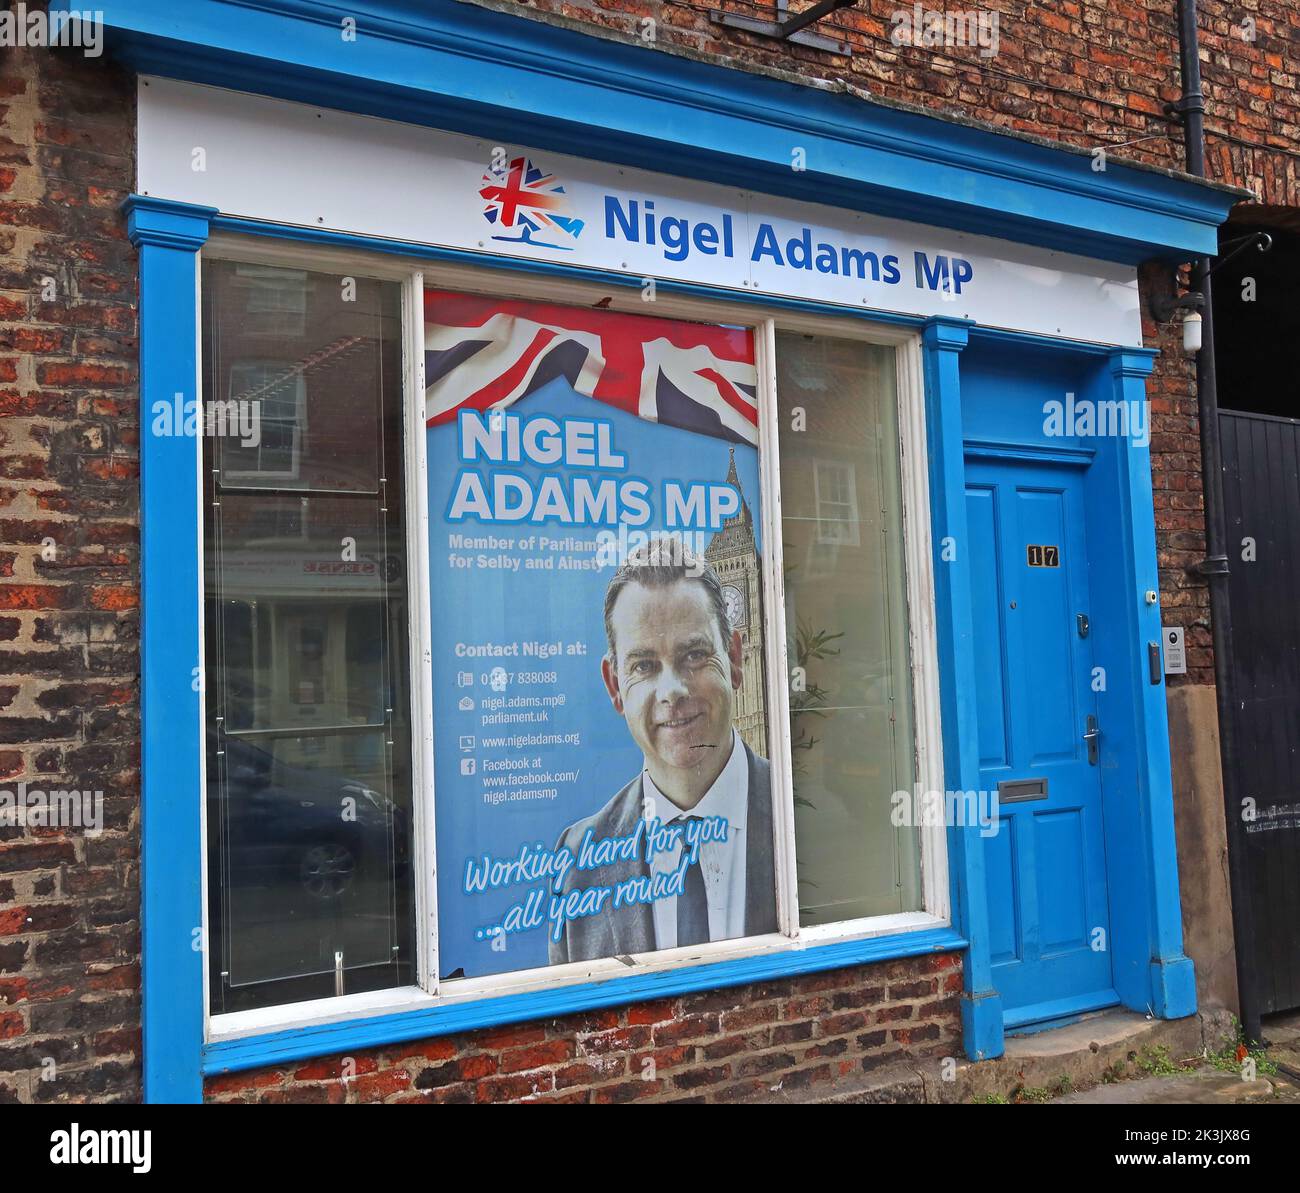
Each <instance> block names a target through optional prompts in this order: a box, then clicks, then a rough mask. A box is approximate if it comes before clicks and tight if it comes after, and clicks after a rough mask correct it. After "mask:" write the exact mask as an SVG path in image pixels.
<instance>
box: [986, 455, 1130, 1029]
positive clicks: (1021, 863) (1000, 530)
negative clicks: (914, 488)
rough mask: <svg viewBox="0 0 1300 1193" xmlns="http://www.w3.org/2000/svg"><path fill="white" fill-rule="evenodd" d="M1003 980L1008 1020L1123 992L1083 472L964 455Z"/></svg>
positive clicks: (1015, 1023)
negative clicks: (1115, 966) (1117, 980)
mask: <svg viewBox="0 0 1300 1193" xmlns="http://www.w3.org/2000/svg"><path fill="white" fill-rule="evenodd" d="M966 477H967V488H966V505H967V514H968V518H969V528H970V534H971V537H972V543H971V549H972V555H971V560H972V574H973V582H972V584H973V594H972V595H973V601H974V607H973V612H974V621H975V654H976V665H977V668H978V674H979V679H980V682H979V685H978V690H977V693H976V706H977V709H978V716H979V743H980V785H981V788H982V789H983V790H985V791H988V792H991V793H996V794H997V796H998V807H999V824H998V832H997V835H996V836H994V837H990V838H989V839H988V840H986V842H985V858H986V864H987V873H988V898H989V921H990V932H991V935H992V960H993V980H994V985H995V986H996V987H997V989H998V991H999V992H1000V993H1001V995H1002V999H1003V1006H1004V1009H1005V1021H1006V1026H1007V1027H1008V1028H1014V1027H1019V1026H1023V1025H1025V1024H1030V1023H1038V1022H1042V1021H1045V1020H1050V1019H1055V1018H1060V1017H1062V1016H1066V1015H1071V1014H1078V1013H1080V1012H1083V1011H1088V1010H1095V1009H1097V1008H1099V1007H1103V1006H1109V1005H1111V1004H1113V1003H1117V1002H1118V1001H1119V998H1118V995H1117V994H1116V993H1115V991H1114V989H1113V983H1112V976H1111V961H1110V949H1109V941H1110V917H1109V914H1108V907H1107V886H1106V854H1105V846H1104V841H1103V836H1102V800H1101V781H1100V767H1101V766H1102V765H1103V764H1104V760H1105V749H1106V744H1105V743H1106V739H1105V726H1104V725H1098V723H1097V700H1096V691H1095V689H1096V687H1097V685H1099V684H1100V683H1103V682H1104V676H1103V675H1101V674H1100V673H1095V672H1094V670H1093V660H1092V644H1093V637H1092V635H1093V633H1094V632H1095V631H1094V627H1093V626H1092V625H1091V624H1090V622H1089V620H1088V558H1087V549H1088V534H1087V527H1086V526H1085V522H1084V518H1085V504H1084V492H1083V489H1084V486H1083V478H1084V472H1083V470H1082V469H1081V468H1076V467H1072V466H1068V465H1060V464H1048V463H1039V462H1037V461H1034V460H1026V459H984V458H981V459H973V458H972V459H968V461H967V469H966Z"/></svg>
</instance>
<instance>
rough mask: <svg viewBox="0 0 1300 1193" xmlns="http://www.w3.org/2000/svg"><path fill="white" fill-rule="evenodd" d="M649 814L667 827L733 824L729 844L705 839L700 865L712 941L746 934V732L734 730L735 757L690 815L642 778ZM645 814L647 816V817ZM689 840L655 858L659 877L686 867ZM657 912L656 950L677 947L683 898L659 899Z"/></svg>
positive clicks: (729, 827)
mask: <svg viewBox="0 0 1300 1193" xmlns="http://www.w3.org/2000/svg"><path fill="white" fill-rule="evenodd" d="M641 783H642V787H641V793H642V802H643V804H644V806H645V811H646V812H648V813H649V814H650V815H652V816H657V817H658V818H659V822H660V823H661V824H671V823H672V822H673V821H684V820H685V819H686V818H687V817H688V816H699V817H710V816H720V817H722V818H723V819H724V820H725V821H726V822H727V839H726V840H725V841H705V842H704V843H703V844H702V845H701V846H700V867H701V870H702V871H703V874H704V893H705V898H706V899H707V901H708V905H709V939H710V940H732V939H734V938H736V937H738V936H744V935H745V828H746V822H747V821H748V819H749V762H748V759H747V758H746V755H745V747H744V745H743V743H742V742H741V740H740V734H739V733H737V732H736V731H735V730H734V729H733V730H732V731H731V757H730V758H728V759H727V764H726V766H724V767H723V768H722V773H721V774H720V775H718V777H717V778H716V779H714V781H713V786H712V787H710V788H709V789H708V791H706V792H705V793H704V798H703V799H702V800H700V802H699V803H698V804H696V805H695V807H693V808H692V809H690V811H688V812H683V811H682V810H681V808H679V807H678V806H677V805H676V804H674V803H673V802H672V801H671V800H670V799H669V798H668V797H667V796H666V795H664V793H663V792H662V791H660V790H659V788H658V787H656V786H655V783H654V780H653V779H652V778H651V777H650V772H649V771H645V772H643V773H642V775H641ZM643 814H644V813H643ZM683 845H684V841H679V842H678V843H677V844H676V845H674V846H673V848H671V849H665V850H663V851H661V852H660V853H657V854H655V856H654V859H653V860H652V861H651V863H650V869H651V872H652V873H653V874H664V875H669V874H672V873H674V872H675V871H676V869H677V867H678V866H679V865H680V864H681V860H682V848H683ZM650 906H651V909H652V910H653V911H654V923H655V947H656V948H660V949H672V948H676V947H677V896H676V895H672V896H670V897H669V898H667V899H656V900H655V901H654V902H653V903H652V904H651V905H650Z"/></svg>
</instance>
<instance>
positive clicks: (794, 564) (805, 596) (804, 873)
mask: <svg viewBox="0 0 1300 1193" xmlns="http://www.w3.org/2000/svg"><path fill="white" fill-rule="evenodd" d="M776 362H777V393H778V406H779V409H780V412H781V417H780V426H781V512H782V535H783V539H784V547H785V569H784V571H785V600H786V622H787V631H788V633H789V636H790V643H789V660H790V666H791V667H792V668H798V669H799V670H798V671H797V672H796V682H795V683H793V684H792V685H791V686H792V691H791V696H790V732H791V738H792V746H793V753H792V757H793V768H794V793H795V844H796V849H795V854H796V857H797V859H798V876H799V908H800V919H801V921H802V922H803V923H804V924H805V925H811V924H825V923H831V922H834V921H836V920H847V919H856V918H859V917H863V916H871V915H881V914H885V913H888V912H898V911H913V910H917V909H919V908H920V906H921V902H920V899H921V896H920V849H919V840H918V838H917V834H916V830H915V829H913V828H908V827H900V828H896V827H895V826H894V825H893V823H892V821H891V813H892V812H893V808H894V802H893V799H892V797H893V794H894V792H896V791H905V792H907V793H908V796H909V802H908V805H907V806H908V807H911V806H912V803H911V793H912V786H913V782H914V780H915V729H914V725H913V704H912V685H911V673H910V668H909V660H908V627H907V599H906V586H905V578H904V573H903V536H902V499H901V488H900V479H899V449H898V426H897V395H896V389H895V380H894V376H895V375H894V351H893V349H891V348H888V347H880V346H877V345H872V344H863V343H859V342H856V341H851V340H837V339H832V338H828V337H822V336H806V335H799V334H794V333H780V334H778V336H777V344H776ZM798 412H802V413H798Z"/></svg>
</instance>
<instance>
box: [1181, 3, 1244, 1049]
mask: <svg viewBox="0 0 1300 1193" xmlns="http://www.w3.org/2000/svg"><path fill="white" fill-rule="evenodd" d="M1178 43H1179V53H1180V55H1181V59H1182V82H1183V96H1182V99H1181V100H1179V102H1178V104H1177V105H1176V108H1177V110H1178V111H1179V112H1180V113H1181V114H1182V118H1183V137H1184V143H1185V145H1186V153H1187V162H1186V164H1187V172H1188V173H1189V174H1195V175H1196V176H1197V177H1198V178H1204V177H1205V96H1204V95H1203V94H1202V93H1201V59H1200V52H1199V43H1198V37H1197V23H1196V0H1178ZM1209 264H1210V263H1209V261H1208V260H1205V259H1202V260H1199V261H1196V262H1195V263H1194V264H1193V266H1192V290H1193V291H1199V292H1200V293H1201V294H1202V295H1204V297H1205V308H1204V310H1203V312H1202V315H1201V318H1202V320H1203V322H1202V324H1201V331H1202V342H1201V350H1200V352H1199V353H1197V356H1196V394H1197V416H1198V421H1199V422H1200V427H1201V476H1202V479H1203V481H1204V483H1205V559H1204V560H1203V561H1202V563H1201V564H1200V566H1199V569H1198V570H1199V571H1200V572H1201V574H1202V575H1204V576H1205V577H1206V578H1207V579H1208V581H1209V585H1210V627H1211V634H1212V636H1213V643H1214V690H1215V695H1216V699H1217V703H1218V713H1219V762H1220V765H1221V767H1222V770H1223V809H1224V821H1225V828H1226V830H1227V838H1228V884H1229V888H1230V890H1231V893H1232V930H1233V936H1234V938H1235V943H1236V953H1237V998H1238V1000H1239V1002H1240V1006H1241V1023H1242V1027H1243V1029H1244V1030H1245V1033H1246V1038H1247V1040H1248V1041H1249V1042H1251V1043H1252V1044H1254V1043H1256V1042H1257V1041H1259V1040H1260V1038H1261V1036H1260V1024H1259V995H1258V992H1257V990H1256V988H1255V970H1254V965H1255V916H1254V911H1253V909H1252V908H1251V903H1250V892H1249V890H1248V889H1247V886H1246V874H1245V871H1246V866H1247V864H1248V863H1247V855H1246V824H1245V821H1244V820H1243V819H1242V816H1241V802H1240V800H1239V798H1238V794H1237V793H1238V787H1237V749H1236V742H1235V740H1234V734H1233V720H1232V703H1233V700H1232V673H1231V667H1230V666H1229V658H1230V653H1229V652H1230V651H1231V649H1232V645H1231V644H1232V609H1231V606H1230V604H1229V601H1228V556H1227V552H1226V549H1225V548H1226V541H1225V540H1226V537H1227V531H1226V527H1225V524H1224V513H1223V465H1222V463H1221V460H1220V450H1219V395H1218V388H1217V380H1216V375H1215V367H1214V304H1213V301H1212V296H1211V292H1210V287H1211V279H1210V277H1209V273H1208V270H1209Z"/></svg>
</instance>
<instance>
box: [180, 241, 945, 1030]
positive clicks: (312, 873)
mask: <svg viewBox="0 0 1300 1193" xmlns="http://www.w3.org/2000/svg"><path fill="white" fill-rule="evenodd" d="M283 272H284V275H285V276H284V277H283V278H281V277H279V276H278V274H277V272H276V270H275V269H274V268H272V267H269V266H268V267H259V268H258V269H257V270H254V271H252V272H249V269H248V267H246V266H242V265H237V264H233V263H225V262H221V261H209V262H207V263H206V264H205V267H204V274H203V289H204V318H205V323H204V327H205V333H204V370H205V392H206V393H207V394H209V395H220V396H222V397H223V398H226V399H229V398H230V397H231V396H232V395H233V396H234V397H235V398H238V399H244V400H247V401H252V400H257V401H259V402H261V403H263V405H262V406H261V412H262V413H261V417H262V420H263V421H262V422H261V424H260V433H261V435H262V436H263V438H262V439H261V441H260V442H259V443H257V444H253V443H251V442H242V443H241V442H239V437H240V433H241V432H245V431H247V429H248V428H247V424H246V423H241V422H239V420H238V417H237V415H232V416H231V417H232V419H233V420H234V422H233V426H234V432H233V433H231V432H230V431H229V428H228V429H227V433H226V434H225V435H222V434H217V433H214V434H212V435H209V436H208V437H207V439H206V440H205V449H204V460H205V477H206V485H207V490H208V492H207V498H208V500H207V516H206V527H205V534H206V540H205V552H206V560H205V562H206V584H207V596H208V600H207V603H206V609H207V639H206V641H207V647H206V649H207V676H208V683H207V695H206V707H207V716H208V728H209V748H208V817H207V823H208V835H209V841H208V844H209V850H210V857H211V862H210V865H209V901H210V902H209V916H210V922H211V925H212V933H211V936H210V941H211V945H210V949H209V954H210V958H211V970H212V973H211V979H212V980H211V983H210V986H211V990H212V1008H213V1010H214V1011H217V1012H228V1011H240V1010H256V1009H259V1008H266V1007H271V1006H276V1005H280V1004H284V1003H289V1002H298V1001H305V1000H310V999H317V998H322V997H327V996H330V995H337V994H340V993H342V994H355V993H362V992H365V991H374V990H379V989H388V988H395V987H403V986H407V987H409V986H414V985H421V986H423V987H424V988H425V990H427V991H429V992H432V993H438V994H449V993H453V992H454V991H455V990H456V989H457V985H458V983H470V984H471V986H472V983H473V982H474V981H475V980H483V979H492V978H494V977H496V976H498V975H518V974H525V975H528V976H526V977H525V978H523V979H522V981H523V983H524V984H525V985H530V984H538V985H541V984H545V983H547V982H548V981H550V980H560V981H571V980H577V979H580V978H581V977H582V976H584V975H585V974H587V973H591V972H599V971H600V967H602V966H609V965H622V966H627V965H637V964H642V963H652V964H657V965H671V964H687V963H690V962H691V961H692V960H698V959H700V958H701V957H702V956H704V955H707V954H706V951H707V950H710V949H713V954H712V955H720V954H719V953H718V949H717V948H716V947H715V946H726V948H727V949H735V948H750V947H760V946H758V944H757V943H755V944H754V945H747V944H745V943H744V942H749V941H753V942H758V941H760V940H761V941H762V942H763V943H762V945H761V947H764V948H773V947H776V948H779V947H781V943H782V941H781V938H782V936H785V937H786V938H789V937H792V936H794V935H796V934H797V933H798V932H800V931H801V930H802V929H805V928H806V929H810V930H811V929H814V928H815V929H817V930H818V931H823V930H825V931H828V932H832V933H833V932H835V931H838V930H841V929H840V928H838V927H837V926H842V931H843V932H845V933H850V932H862V931H867V930H872V931H874V930H876V929H864V928H863V927H862V921H864V920H874V919H876V918H877V917H884V916H900V915H904V916H905V915H906V913H912V912H920V911H924V910H925V907H924V898H923V893H922V885H923V884H922V836H921V832H920V830H918V829H917V828H915V827H911V826H910V825H906V824H904V825H900V824H898V823H897V822H896V818H895V816H894V815H893V813H894V811H895V810H896V807H897V801H896V798H895V796H896V793H897V792H899V791H904V792H910V791H911V790H912V787H913V784H914V783H915V782H916V780H917V778H918V773H917V772H918V765H917V758H918V736H917V732H918V731H917V727H916V717H915V715H914V707H913V700H914V691H913V683H912V669H913V660H912V658H911V656H910V650H911V638H910V626H909V593H911V592H913V587H914V586H912V587H910V586H909V576H908V575H907V573H906V569H905V553H904V539H903V527H904V512H903V496H902V495H903V491H904V489H903V481H904V478H903V476H902V474H901V466H900V427H899V415H898V410H899V393H898V387H897V382H896V376H897V374H898V371H899V370H898V359H897V354H898V351H899V350H898V349H897V348H895V347H893V346H888V345H880V344H874V343H868V342H866V341H864V340H856V339H848V338H835V337H832V336H823V335H809V334H804V333H795V332H779V331H778V332H773V330H772V328H771V325H770V324H765V323H762V322H761V321H760V322H759V325H758V326H757V328H756V327H755V326H753V325H745V324H739V325H737V324H734V323H720V322H712V323H710V322H703V321H693V320H690V319H687V318H683V317H678V318H666V317H661V316H651V315H648V314H644V313H631V312H624V311H616V310H609V309H603V308H601V307H599V306H597V307H578V306H567V305H561V304H557V303H553V302H543V301H532V300H529V299H519V298H498V297H491V296H484V295H477V294H467V293H458V292H452V291H446V290H438V289H429V290H427V291H426V292H425V293H424V295H423V305H424V361H423V364H424V375H425V383H426V390H425V393H424V416H425V423H426V426H425V432H424V435H425V441H424V445H423V446H424V449H425V457H426V461H427V493H426V496H427V517H428V527H427V531H420V532H419V533H421V534H424V533H427V539H425V540H423V541H418V540H417V539H416V538H415V535H416V533H417V529H416V526H418V524H419V523H418V520H417V519H414V518H411V519H410V520H409V521H410V522H414V523H415V525H410V524H408V518H407V516H406V514H405V512H404V511H405V510H406V508H407V498H406V485H407V483H408V478H407V476H406V473H405V470H404V466H403V460H404V451H405V448H406V447H407V446H408V445H406V444H404V442H403V438H404V436H403V430H402V428H403V425H404V424H403V418H404V415H403V409H404V408H405V409H407V410H409V402H410V401H411V396H410V395H409V394H407V395H406V399H405V402H406V405H405V406H404V401H403V349H402V345H403V343H404V342H405V341H404V339H403V329H402V319H401V316H400V310H401V306H402V296H401V289H400V286H399V285H397V284H395V283H393V284H390V283H384V282H379V281H366V280H363V279H355V280H354V281H355V287H356V288H355V296H354V300H350V301H348V302H343V301H341V297H340V295H341V293H342V292H343V291H342V290H341V287H340V279H339V278H338V277H335V276H333V275H329V274H325V273H318V272H303V271H299V270H286V271H283ZM416 306H417V309H418V304H416ZM290 314H292V315H294V316H295V317H296V315H298V314H300V315H301V320H300V321H297V322H296V321H295V318H290V317H289V315H290ZM267 320H269V325H268V322H267ZM764 338H765V342H766V344H767V347H768V351H770V352H772V353H774V355H775V365H776V370H775V371H776V380H777V386H776V389H777V402H776V410H775V415H776V418H775V420H774V422H775V424H776V426H777V428H778V429H777V431H776V435H777V437H778V443H779V456H780V468H779V474H778V473H777V472H776V470H775V469H773V468H771V467H769V464H768V460H767V458H766V457H765V456H764V454H763V451H762V450H761V448H760V443H761V441H763V439H764V433H763V431H762V426H763V418H764V414H763V409H764V408H763V406H762V404H761V402H760V398H759V390H760V371H759V368H758V363H757V362H758V359H759V357H760V354H761V345H760V341H761V340H764ZM217 429H218V430H219V428H217ZM243 437H244V438H245V439H247V440H250V441H251V440H252V439H253V438H256V437H257V436H256V435H252V434H245V435H244V436H243ZM778 495H779V498H780V509H781V513H780V518H779V520H777V521H773V520H772V519H773V515H772V510H771V508H770V506H769V503H775V499H776V498H777V496H778ZM407 559H417V560H421V561H427V565H426V566H427V590H426V589H425V588H424V586H423V584H421V587H420V590H419V591H418V592H415V591H413V592H410V593H408V591H407V577H406V561H407ZM777 576H780V577H781V580H782V583H781V585H780V586H779V587H778V586H776V585H775V584H774V578H775V577H777ZM421 579H422V580H423V579H424V577H421ZM774 592H783V594H784V605H778V606H777V607H773V605H772V602H771V599H770V596H769V594H770V593H774ZM417 600H418V601H421V602H427V605H425V606H424V607H423V608H420V607H419V606H418V605H414V604H413V602H414V601H417ZM424 624H427V626H428V630H427V634H428V637H427V639H426V640H423V641H421V643H420V646H421V650H419V651H418V652H415V657H423V658H425V659H426V660H427V662H426V664H425V665H426V666H427V668H428V670H427V671H426V672H425V673H424V674H423V675H422V674H420V673H419V672H417V673H416V674H415V675H414V676H412V674H411V673H410V668H409V660H410V659H411V657H412V652H411V651H410V642H409V635H410V633H411V632H412V628H413V627H415V626H419V625H424ZM783 636H784V639H785V642H784V644H783V643H782V637H783ZM782 645H784V650H783V649H781V647H782ZM783 662H784V665H785V666H786V667H787V668H788V670H785V671H781V670H778V668H779V667H780V665H782V663H783ZM416 695H418V696H419V699H417V700H413V696H416ZM416 706H418V707H421V708H423V709H425V710H426V712H425V713H423V714H422V715H427V716H431V722H432V723H431V730H432V738H433V740H432V773H431V774H424V775H422V776H421V777H420V778H419V779H418V780H417V779H416V777H415V776H416V775H417V774H418V773H419V771H420V769H421V767H417V766H416V765H415V764H414V763H413V757H414V754H415V751H414V750H413V736H414V737H417V738H418V737H419V736H421V734H414V735H413V732H412V716H411V710H412V708H413V707H416ZM430 708H431V712H429V711H427V710H429V709H430ZM428 728H430V727H426V729H425V731H427V729H428ZM929 731H930V732H932V731H933V730H932V728H931V730H929ZM421 766H422V764H421ZM435 792H436V801H437V806H436V814H435V815H434V816H433V818H432V822H431V827H430V828H429V831H428V833H427V836H424V837H421V838H417V837H416V836H415V834H414V825H415V823H416V820H417V818H416V816H415V812H414V810H415V807H416V806H417V804H418V805H421V806H427V805H426V804H425V801H426V800H427V801H428V803H429V804H431V803H432V799H433V794H432V793H435ZM419 821H420V823H430V822H429V821H427V820H426V819H425V817H424V816H423V815H422V816H421V817H419ZM433 825H436V828H434V827H432V826H433ZM413 858H418V859H419V861H418V865H417V864H415V863H413V860H412V859H413ZM425 881H427V882H428V884H429V887H430V890H429V894H430V896H431V897H430V899H429V901H428V906H429V907H430V909H431V911H432V914H431V915H430V917H429V921H430V930H429V934H428V937H427V938H426V939H425V940H424V941H422V942H421V943H422V944H423V945H426V946H427V956H428V957H429V958H430V961H431V964H430V965H428V966H427V967H422V966H420V965H418V964H417V962H416V953H417V949H416V929H415V922H416V916H415V912H414V908H415V905H416V903H417V901H419V899H418V892H417V888H419V887H421V886H422V884H423V883H424V882H425ZM435 887H436V890H435V889H433V888H435ZM435 896H436V897H435ZM422 905H423V903H422ZM435 908H436V910H434V909H435ZM896 922H897V923H899V924H900V925H902V926H910V925H912V924H917V925H919V923H920V921H919V920H912V921H908V922H907V923H904V921H902V920H899V921H896ZM634 958H635V959H638V960H635V961H633V960H632V959H634ZM557 967H565V968H564V969H563V970H559V969H557ZM591 967H595V969H592V968H591ZM548 975H557V976H556V977H555V978H554V979H552V978H550V977H548ZM515 980H516V982H517V981H518V980H519V979H515ZM462 988H464V987H462ZM485 989H490V986H489V987H485Z"/></svg>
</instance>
